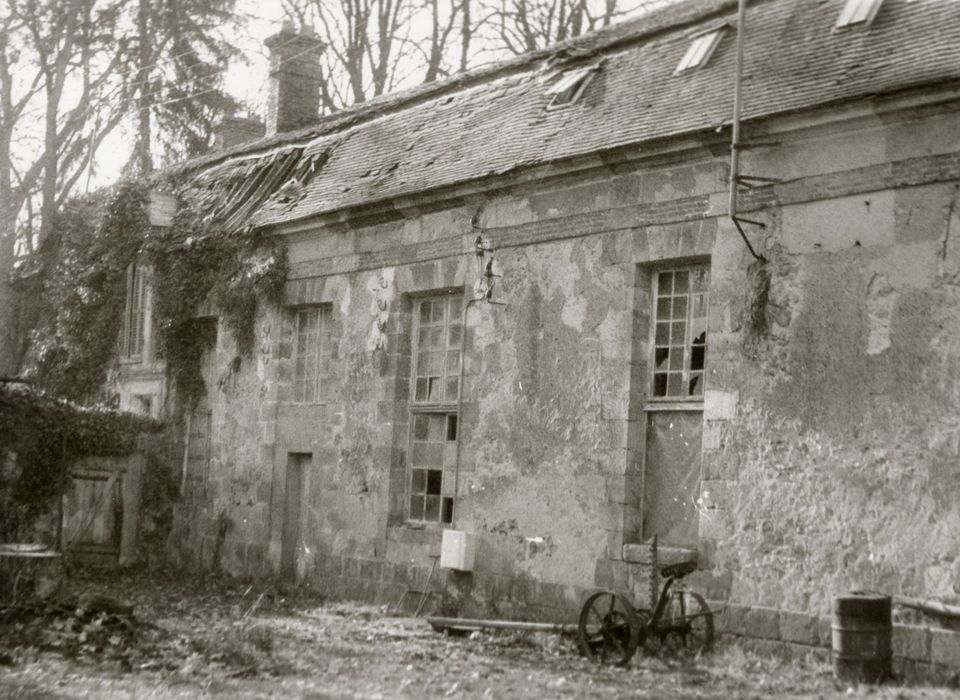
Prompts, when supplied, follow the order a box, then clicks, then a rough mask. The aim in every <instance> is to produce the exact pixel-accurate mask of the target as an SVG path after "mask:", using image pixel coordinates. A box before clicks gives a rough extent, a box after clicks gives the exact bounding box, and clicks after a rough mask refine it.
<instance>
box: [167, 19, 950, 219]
mask: <svg viewBox="0 0 960 700" xmlns="http://www.w3.org/2000/svg"><path fill="white" fill-rule="evenodd" d="M843 4H844V0H759V1H756V2H750V4H749V6H748V10H747V25H746V35H745V36H746V45H745V46H746V48H745V56H746V60H745V66H744V73H743V76H744V80H743V95H744V104H743V117H744V119H754V118H757V117H761V116H766V115H772V114H776V113H783V112H789V111H794V110H798V109H803V108H808V107H813V106H816V105H822V104H827V103H830V102H836V101H842V100H848V99H852V98H856V97H861V96H867V95H872V94H879V93H887V92H892V91H896V90H899V89H904V88H907V87H912V86H920V85H930V84H934V83H944V82H947V81H960V48H958V47H960V12H957V4H956V2H955V1H954V0H925V1H924V2H922V3H921V2H912V1H911V0H885V2H883V4H882V6H881V8H880V11H879V14H878V15H877V16H876V18H875V20H874V21H873V23H872V24H871V25H870V26H869V27H868V28H865V29H864V28H858V29H855V30H850V31H840V32H835V31H833V29H834V25H835V24H836V21H837V17H838V15H839V13H840V11H841V9H842V7H843ZM735 19H736V2H733V1H732V0H688V1H687V2H681V3H679V4H677V5H672V6H668V7H667V8H665V9H663V10H660V11H657V12H654V13H651V14H649V15H645V16H643V17H640V18H638V19H636V20H633V21H630V22H625V23H623V24H620V25H615V26H613V27H610V28H608V29H606V30H603V31H600V32H594V33H592V34H589V35H586V36H583V37H580V38H578V39H575V40H571V41H568V42H565V43H563V44H558V45H555V46H553V47H550V48H549V49H545V50H542V51H538V52H534V53H531V54H526V55H524V56H520V57H518V58H516V59H513V60H511V61H508V62H505V63H502V64H499V65H497V66H494V67H492V68H486V69H481V70H479V71H473V72H470V73H467V74H464V75H462V76H459V77H457V78H454V79H451V80H449V81H445V82H443V83H436V84H431V85H426V86H421V87H419V88H415V89H413V90H409V91H406V92H404V93H399V94H397V95H388V96H384V97H381V98H377V99H375V100H372V101H370V102H368V103H365V104H363V105H360V106H357V107H355V108H352V109H349V110H345V111H344V112H341V113H338V114H336V115H333V116H331V117H328V118H325V119H323V120H321V121H319V123H318V124H317V125H316V126H314V127H310V128H308V129H303V130H301V131H298V132H292V133H287V134H280V135H277V136H276V137H273V138H268V139H264V140H261V141H258V142H255V143H253V144H247V145H245V146H243V147H240V148H237V149H234V150H233V151H232V152H229V153H227V154H217V155H215V156H211V157H207V158H205V159H201V160H199V161H193V162H191V163H188V164H185V165H184V166H182V167H184V168H187V169H189V170H194V171H195V170H196V169H197V168H199V169H201V170H203V171H204V172H203V174H202V175H201V178H202V179H203V180H204V181H206V182H208V183H212V182H216V181H218V180H219V181H221V184H222V181H223V180H226V179H230V178H231V177H232V176H231V173H233V174H234V175H235V174H236V172H237V171H235V170H234V168H235V167H237V166H241V167H242V168H243V172H244V174H245V175H244V176H245V177H257V176H258V173H257V172H256V171H257V164H258V163H266V162H267V161H268V160H269V161H270V162H273V163H275V162H277V161H278V160H279V161H281V162H283V167H284V168H286V169H287V172H296V173H298V176H299V177H300V178H301V179H300V180H298V183H294V184H293V186H289V183H288V186H287V187H286V188H284V189H285V190H286V191H285V192H280V193H278V192H277V191H276V190H277V188H279V185H280V184H282V183H280V182H276V181H277V180H278V179H280V178H277V177H276V176H275V174H272V175H271V174H267V175H263V177H264V179H265V180H266V179H269V180H270V181H271V182H274V184H276V185H277V188H274V189H272V190H270V192H266V191H265V190H261V191H263V192H266V194H268V195H269V196H268V197H267V196H266V194H265V196H263V197H259V198H258V201H257V202H256V203H255V204H256V206H257V207H258V211H257V212H256V213H255V214H253V217H254V218H253V219H252V220H253V222H254V223H255V224H256V225H260V226H263V225H275V224H283V223H287V222H293V221H296V220H301V219H304V218H307V217H311V216H315V215H318V214H327V213H331V212H335V211H338V210H342V209H348V208H353V207H358V206H361V205H369V204H372V203H375V202H382V201H384V200H389V199H392V198H396V197H404V196H410V195H412V194H415V193H420V192H425V191H427V190H433V189H437V188H443V187H448V186H451V185H455V184H459V183H464V182H468V181H471V180H477V179H480V178H486V177H490V176H496V175H501V174H504V173H508V172H511V171H516V170H518V169H521V168H524V167H527V166H531V165H538V164H545V163H550V162H554V161H558V160H562V159H567V158H571V157H576V156H582V155H586V154H590V153H594V152H598V151H604V150H608V149H612V148H618V147H623V146H628V145H634V144H639V143H641V142H644V141H648V140H651V139H659V138H664V137H670V136H676V135H679V134H683V133H691V132H699V131H704V130H710V129H716V128H717V127H718V126H720V125H721V124H723V123H724V122H728V121H729V119H730V114H731V111H732V99H733V98H732V83H733V70H734V58H735V57H734V42H735V32H734V31H728V32H726V33H725V34H724V35H723V38H722V39H721V40H720V43H719V45H718V46H717V48H716V50H715V51H714V53H713V55H712V57H711V58H710V60H709V62H708V63H707V64H706V65H705V66H704V67H702V68H698V69H696V70H691V71H685V72H683V73H680V74H675V70H676V67H677V65H678V63H679V61H680V59H681V57H682V56H683V55H684V53H685V52H686V50H687V48H688V46H689V43H690V41H691V38H692V35H693V34H695V33H696V30H697V29H698V28H709V27H715V26H717V25H718V24H719V23H722V22H724V21H729V22H730V23H731V25H732V24H733V23H734V22H735ZM587 65H599V68H598V70H597V71H596V75H595V76H594V77H593V79H592V80H591V81H590V83H589V84H588V85H587V87H586V89H585V90H584V92H583V95H582V97H581V98H580V99H579V100H578V101H577V102H576V103H575V104H573V105H570V106H567V107H564V108H561V109H552V110H547V109H546V106H547V104H548V103H549V101H550V99H551V96H550V95H548V94H547V88H548V87H549V86H550V85H551V84H552V83H553V82H555V81H556V80H557V79H558V78H559V76H560V75H561V74H562V72H563V70H565V69H567V68H579V67H585V66H587ZM278 149H279V150H278ZM278 153H279V154H280V155H282V156H283V157H282V158H279V159H278ZM284 161H285V162H284ZM232 180H233V181H234V182H235V181H236V177H232ZM249 204H250V203H249V202H247V205H248V206H244V207H243V214H242V215H243V216H244V217H246V216H248V215H249V214H251V213H253V211H252V208H251V207H250V206H249ZM261 205H262V206H261Z"/></svg>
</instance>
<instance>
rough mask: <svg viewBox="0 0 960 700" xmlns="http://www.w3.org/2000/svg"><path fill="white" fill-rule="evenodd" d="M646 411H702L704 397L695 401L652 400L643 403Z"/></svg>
mask: <svg viewBox="0 0 960 700" xmlns="http://www.w3.org/2000/svg"><path fill="white" fill-rule="evenodd" d="M643 410H644V412H646V411H702V410H703V399H697V400H695V401H651V402H649V403H645V404H644V405H643Z"/></svg>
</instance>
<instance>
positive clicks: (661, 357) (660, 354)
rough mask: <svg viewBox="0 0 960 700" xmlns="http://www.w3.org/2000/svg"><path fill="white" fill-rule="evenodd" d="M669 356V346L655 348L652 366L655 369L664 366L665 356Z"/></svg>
mask: <svg viewBox="0 0 960 700" xmlns="http://www.w3.org/2000/svg"><path fill="white" fill-rule="evenodd" d="M669 357H670V348H657V349H656V350H655V351H654V353H653V366H654V367H656V368H657V369H660V368H664V367H666V362H667V358H669Z"/></svg>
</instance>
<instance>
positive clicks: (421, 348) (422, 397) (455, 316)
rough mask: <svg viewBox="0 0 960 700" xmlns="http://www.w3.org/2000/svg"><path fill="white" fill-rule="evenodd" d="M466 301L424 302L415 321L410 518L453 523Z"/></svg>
mask: <svg viewBox="0 0 960 700" xmlns="http://www.w3.org/2000/svg"><path fill="white" fill-rule="evenodd" d="M462 311H463V298H462V297H460V296H453V295H449V296H443V297H432V298H429V299H421V300H420V301H418V302H417V304H416V307H415V309H414V317H415V319H416V321H415V322H416V329H415V335H414V337H415V341H416V345H415V354H414V362H413V387H412V392H413V396H412V401H411V407H410V408H411V416H410V424H411V436H410V459H409V463H410V468H409V472H410V473H409V495H410V503H409V508H410V510H409V518H410V519H411V520H420V521H426V522H433V523H442V524H449V523H452V522H453V503H454V498H455V491H456V467H457V440H458V438H459V416H458V415H457V402H458V399H459V396H460V362H461V356H460V350H461V346H462V342H463V339H462V335H461V334H462V332H463V325H462V319H461V313H462Z"/></svg>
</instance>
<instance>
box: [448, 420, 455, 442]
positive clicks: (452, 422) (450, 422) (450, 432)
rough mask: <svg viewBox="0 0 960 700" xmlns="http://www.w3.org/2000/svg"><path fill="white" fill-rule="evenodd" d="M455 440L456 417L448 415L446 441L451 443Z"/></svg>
mask: <svg viewBox="0 0 960 700" xmlns="http://www.w3.org/2000/svg"><path fill="white" fill-rule="evenodd" d="M456 439H457V416H456V414H450V415H449V416H447V441H448V442H452V441H453V440H456Z"/></svg>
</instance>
